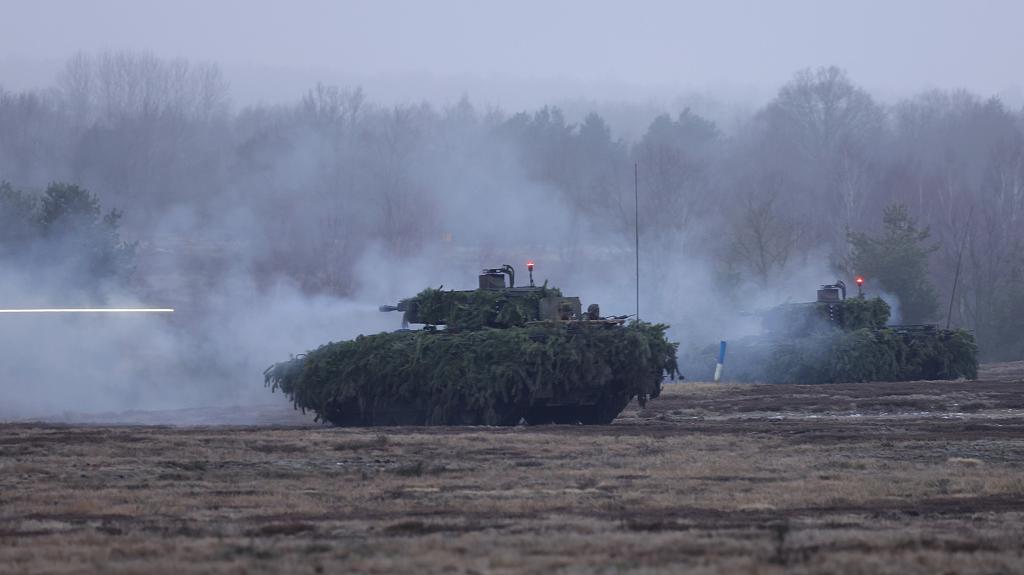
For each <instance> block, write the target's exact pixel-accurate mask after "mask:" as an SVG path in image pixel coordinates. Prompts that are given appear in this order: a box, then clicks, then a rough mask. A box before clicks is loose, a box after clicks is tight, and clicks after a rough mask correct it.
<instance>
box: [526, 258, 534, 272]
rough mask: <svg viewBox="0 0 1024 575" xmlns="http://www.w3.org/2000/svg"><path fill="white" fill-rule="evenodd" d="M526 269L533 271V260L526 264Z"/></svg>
mask: <svg viewBox="0 0 1024 575" xmlns="http://www.w3.org/2000/svg"><path fill="white" fill-rule="evenodd" d="M526 269H528V270H530V271H531V272H532V271H533V260H530V261H528V262H526Z"/></svg>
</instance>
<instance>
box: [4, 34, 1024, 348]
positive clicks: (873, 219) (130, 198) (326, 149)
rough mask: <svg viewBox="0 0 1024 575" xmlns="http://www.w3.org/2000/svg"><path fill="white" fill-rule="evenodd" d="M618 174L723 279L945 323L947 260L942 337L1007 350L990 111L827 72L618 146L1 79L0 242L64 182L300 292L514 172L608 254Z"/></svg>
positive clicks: (1010, 268) (1006, 134)
mask: <svg viewBox="0 0 1024 575" xmlns="http://www.w3.org/2000/svg"><path fill="white" fill-rule="evenodd" d="M634 163H638V164H639V165H640V166H641V169H640V172H639V180H640V181H639V185H640V188H641V190H642V191H643V195H644V202H643V203H642V205H641V213H640V218H641V220H642V221H643V222H644V234H645V242H648V243H650V244H658V243H661V244H664V245H663V246H662V247H664V248H666V249H669V250H680V251H687V252H689V253H698V252H699V254H700V256H701V257H703V258H706V260H707V261H708V263H709V265H711V266H714V267H715V269H716V270H717V272H718V273H719V276H720V277H721V278H722V279H721V281H722V284H723V289H728V288H729V287H730V286H733V287H735V286H737V285H740V284H747V285H749V284H754V285H769V284H771V283H772V282H773V281H776V280H777V279H778V278H779V277H781V276H784V275H785V274H788V273H791V272H792V271H793V270H794V269H798V268H799V266H801V265H804V263H805V262H806V261H807V260H808V258H811V257H814V256H817V255H820V254H824V255H825V256H826V257H828V258H829V259H830V260H831V262H832V264H833V266H834V267H835V269H836V270H848V271H850V272H852V273H862V274H865V275H868V276H871V277H869V281H871V282H876V285H881V287H882V288H883V289H885V290H886V291H888V292H890V293H894V294H896V295H899V296H901V298H900V299H901V312H902V314H903V320H904V321H907V322H917V321H943V322H944V320H945V319H946V317H945V316H946V313H947V311H948V310H947V307H948V302H949V301H950V295H951V293H950V290H951V287H952V284H953V280H954V274H955V273H956V269H957V263H958V259H959V260H960V264H961V265H960V277H959V281H958V284H959V285H958V288H957V291H956V294H955V297H954V298H953V300H952V301H953V306H952V317H951V321H952V323H953V324H954V325H958V326H963V327H967V328H970V329H973V330H975V331H976V334H977V338H978V342H979V345H980V347H981V349H982V351H983V353H984V354H985V355H986V357H988V358H1011V357H1013V358H1024V329H1022V328H1021V320H1020V318H1022V317H1024V250H1022V248H1024V113H1022V111H1020V110H1010V109H1008V108H1007V107H1006V106H1004V105H1003V104H1002V103H1001V102H1000V101H999V100H997V99H984V98H981V97H978V96H977V95H974V94H971V93H969V92H965V91H953V92H948V91H929V92H925V93H922V94H920V95H918V96H915V97H912V98H909V99H906V100H903V101H900V102H898V103H896V104H893V105H885V104H882V103H880V102H879V101H877V100H876V99H875V98H873V97H872V96H871V95H870V94H868V93H867V92H865V91H864V90H863V89H861V88H859V87H858V86H857V85H856V84H854V83H853V82H852V81H851V79H850V78H849V77H848V76H847V75H846V74H845V73H844V72H843V71H842V70H840V69H838V68H835V67H829V68H821V69H816V70H805V71H802V72H799V73H797V74H796V75H795V76H794V77H793V78H792V79H791V80H790V81H789V82H788V83H786V84H785V85H784V86H783V87H782V88H781V89H780V90H779V91H778V93H777V94H776V96H775V97H774V99H772V100H771V101H770V102H768V103H767V104H766V105H764V106H763V107H762V108H760V109H759V110H757V112H756V113H755V114H754V115H753V116H752V117H751V118H749V120H747V121H745V122H743V123H742V124H741V125H739V126H738V127H736V128H735V129H731V130H730V131H729V132H728V133H727V132H725V131H723V130H722V129H721V127H719V126H717V125H716V124H715V123H713V122H711V121H709V120H708V119H706V118H703V117H701V116H700V115H698V114H696V113H694V112H693V111H691V110H684V111H683V112H681V113H679V114H673V115H663V116H659V117H657V118H654V119H653V121H652V122H651V124H650V126H649V128H648V129H647V131H646V133H644V134H643V135H642V137H640V138H639V139H638V140H637V141H623V140H621V139H618V138H616V137H615V136H614V135H613V133H612V130H611V128H610V127H609V125H608V124H607V123H606V122H605V120H604V119H602V118H601V117H600V116H598V115H597V114H590V115H588V116H586V117H585V118H584V119H583V120H582V121H580V122H570V121H568V120H567V119H566V117H565V115H564V114H563V112H562V111H561V110H559V109H558V108H557V107H545V108H542V109H539V110H535V111H529V112H520V113H516V114H511V115H510V114H507V113H505V112H504V111H501V110H494V109H489V110H479V109H477V108H475V107H474V106H473V105H472V104H471V103H470V102H469V101H468V100H467V99H463V100H462V101H460V102H458V103H456V104H454V105H450V106H446V107H440V108H438V107H435V106H431V105H428V104H408V105H398V106H382V105H377V104H374V103H372V102H370V101H369V100H368V99H367V98H366V97H365V95H364V94H363V92H362V91H361V90H359V89H345V88H339V87H333V86H323V85H318V86H316V87H314V88H312V89H311V90H309V91H308V92H307V93H306V94H305V95H304V96H303V97H302V98H301V99H300V100H299V101H297V102H294V103H292V104H287V105H273V106H271V105H261V106H250V107H245V108H243V109H237V110H236V109H234V108H233V107H232V106H231V104H230V97H229V90H228V86H227V83H226V82H225V80H224V79H223V77H222V75H221V73H220V71H219V70H218V68H217V67H216V66H214V65H206V64H194V63H190V62H186V61H180V60H164V59H160V58H157V57H154V56H152V55H148V54H137V53H105V54H99V55H84V54H83V55H78V56H75V57H73V58H71V59H70V60H69V61H68V62H67V65H66V68H65V69H64V72H63V73H62V74H61V75H60V77H59V79H58V81H57V82H56V84H55V85H54V86H53V87H52V88H51V89H48V90H41V91H30V92H19V93H15V92H8V91H4V90H3V89H2V88H0V180H2V181H7V182H10V183H11V184H10V185H9V186H8V187H7V188H5V190H6V191H4V192H3V194H6V195H4V196H3V197H4V198H5V199H4V200H3V209H4V210H5V214H3V215H0V217H3V218H5V219H4V222H7V221H15V222H21V223H18V224H16V225H12V226H11V227H7V225H6V224H5V228H4V229H3V230H0V234H2V241H3V242H5V245H10V244H9V243H10V242H11V241H13V240H11V238H12V237H20V236H19V234H22V235H23V234H36V233H42V231H41V230H42V229H43V228H45V226H44V225H43V224H41V219H40V218H41V217H44V216H42V212H40V211H39V207H38V206H35V207H30V204H31V203H32V202H33V201H40V200H38V198H37V199H36V200H31V199H30V198H27V197H22V196H19V195H18V193H15V192H14V191H13V190H14V189H15V187H16V188H17V189H23V190H37V191H40V190H44V189H46V187H47V186H48V185H49V184H50V183H51V182H53V181H66V182H76V183H78V184H79V185H82V186H85V187H86V188H88V189H89V190H93V191H95V192H96V193H99V194H101V195H102V199H103V202H104V204H106V205H109V206H117V207H118V209H120V210H124V211H125V212H126V213H128V214H129V215H130V217H129V218H128V219H127V220H125V222H124V226H125V227H126V229H130V230H131V232H132V235H133V237H139V238H140V239H142V240H145V239H146V238H147V234H157V233H164V231H165V230H170V231H167V232H166V233H172V232H173V230H175V229H181V226H183V225H186V224H183V223H181V222H178V223H174V222H173V219H174V218H175V217H180V218H185V217H186V216H184V215H183V214H185V213H187V214H188V216H187V218H188V222H187V227H188V229H190V230H207V231H209V233H210V237H221V238H225V240H224V241H242V242H246V243H247V244H249V247H250V248H251V249H250V252H249V253H251V254H252V257H251V261H248V262H246V264H247V265H248V266H249V268H250V269H251V270H252V271H253V273H254V274H257V275H260V276H262V277H268V276H274V275H277V276H285V277H289V278H292V279H294V280H295V281H297V282H299V283H300V284H301V285H302V286H303V287H304V288H305V289H306V290H308V291H310V292H325V293H335V294H341V295H344V294H349V293H352V291H353V290H354V289H356V288H357V287H358V286H357V284H356V280H355V278H353V276H352V275H351V274H350V273H349V271H350V270H349V266H350V265H351V264H350V262H351V261H353V259H355V257H356V256H358V255H359V254H361V253H363V251H364V250H365V249H366V248H367V246H368V245H369V244H370V243H371V242H374V243H377V244H380V245H383V246H385V249H387V250H388V251H390V252H391V253H396V254H398V253H415V252H416V250H418V249H420V247H421V246H422V245H424V244H425V243H429V242H431V241H435V239H436V238H438V237H440V236H441V234H442V232H445V231H451V229H452V227H453V224H452V222H451V221H450V220H449V219H446V218H448V215H447V211H446V210H447V208H448V207H449V206H450V203H449V202H451V201H452V198H458V199H459V201H460V202H463V203H465V202H475V203H478V204H479V205H481V206H486V205H488V204H489V203H491V202H493V201H494V200H495V199H496V198H501V197H509V196H510V195H515V194H517V193H519V192H517V190H516V189H515V182H528V183H530V184H531V185H536V186H541V187H543V189H546V190H550V193H551V194H552V196H553V197H556V198H557V199H558V201H559V202H562V203H563V204H564V205H566V206H568V208H569V209H568V214H567V215H566V217H565V218H564V222H563V223H564V225H565V227H566V229H568V230H573V229H583V228H584V227H589V228H591V229H600V230H603V231H604V233H605V234H606V235H607V238H608V241H609V242H620V243H622V244H623V245H628V242H629V241H630V234H631V233H632V219H633V207H632V190H633V164H634ZM12 186H13V187H12ZM46 193H49V192H46ZM86 203H88V202H86ZM89 205H91V204H89ZM182 206H187V207H188V210H187V211H182V210H181V209H180V208H181V207H182ZM33 210H34V211H33ZM90 210H92V208H88V209H87V210H86V211H90ZM29 212H32V213H33V214H34V215H31V216H28V215H22V216H18V215H11V214H28V213H29ZM90 213H92V212H90ZM94 215H95V214H94ZM114 221H115V222H116V219H115V220H114ZM169 222H170V223H169ZM41 226H42V227H41ZM246 226H248V227H246ZM239 230H247V232H246V233H244V234H241V237H239ZM218 231H219V232H220V235H218ZM961 248H962V249H961ZM3 249H8V248H3ZM901 258H902V259H901ZM828 279H830V278H823V279H822V281H826V280H828Z"/></svg>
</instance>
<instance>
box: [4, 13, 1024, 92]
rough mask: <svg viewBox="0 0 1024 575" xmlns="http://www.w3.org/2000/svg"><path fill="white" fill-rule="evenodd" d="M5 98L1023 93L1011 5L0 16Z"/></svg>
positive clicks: (1020, 47) (1017, 24)
mask: <svg viewBox="0 0 1024 575" xmlns="http://www.w3.org/2000/svg"><path fill="white" fill-rule="evenodd" d="M0 4H2V8H3V9H2V13H3V21H4V24H5V25H4V27H3V28H4V29H3V32H2V33H0V85H3V86H6V87H7V88H8V89H12V88H13V89H21V88H25V87H32V86H36V85H40V84H46V83H48V82H49V80H50V78H52V75H53V74H54V72H55V70H56V69H58V68H59V66H60V63H61V62H62V61H63V59H65V58H66V57H67V56H68V55H70V54H71V53H73V52H75V51H77V50H87V51H98V50H104V49H114V50H117V49H142V50H151V51H153V52H155V53H157V54H158V55H161V56H167V57H174V56H182V57H186V58H189V59H196V60H207V61H216V62H218V63H220V64H221V65H222V66H223V67H224V69H225V71H226V72H227V74H228V76H229V78H230V79H231V81H232V84H233V85H234V88H235V89H234V92H235V97H236V99H240V100H242V101H246V100H268V101H272V100H277V99H282V98H292V97H294V96H295V95H297V94H299V93H300V92H302V91H304V90H305V89H307V88H308V87H309V85H310V83H311V82H316V81H317V80H325V81H328V82H335V83H343V84H354V83H359V84H362V85H363V86H365V87H366V89H367V90H368V92H369V93H370V95H371V96H374V97H381V98H385V99H399V100H401V99H407V100H417V99H420V98H431V99H436V98H441V99H443V98H457V97H458V95H460V94H461V93H468V94H469V95H470V97H471V98H472V99H474V100H476V101H484V102H490V103H496V104H503V105H510V104H511V105H513V106H514V105H516V104H518V103H519V101H520V100H524V98H525V99H526V100H528V99H529V98H528V97H526V96H525V94H531V95H533V96H534V97H536V98H537V99H539V100H546V99H550V98H555V99H557V98H562V97H584V98H593V99H636V98H642V97H645V96H657V97H665V96H667V95H669V94H672V93H680V92H684V91H689V90H708V89H710V90H713V91H714V90H718V91H723V92H728V91H733V92H736V93H747V94H756V95H757V96H758V97H761V96H764V95H766V94H767V95H770V94H771V92H772V91H774V90H775V89H776V88H777V87H778V85H779V84H781V83H782V82H784V81H785V80H787V79H788V78H790V77H791V76H792V74H793V72H794V71H796V70H798V69H801V68H805V67H808V66H820V65H828V64H836V65H839V66H841V67H843V68H846V69H847V70H848V71H849V72H850V74H851V76H852V77H853V79H854V80H855V81H856V82H857V83H859V84H861V85H863V86H864V87H866V88H868V89H869V90H871V91H872V92H874V93H875V94H877V95H879V96H881V97H883V98H892V97H898V96H902V95H905V94H908V93H911V92H916V91H918V90H921V89H926V88H933V87H939V88H951V87H966V88H969V89H972V90H974V91H977V92H980V93H982V94H986V95H987V94H1004V95H1009V96H1010V97H1011V99H1012V98H1014V97H1018V98H1019V94H1020V89H1019V86H1021V85H1024V78H1022V75H1024V62H1022V60H1021V55H1022V54H1024V33H1022V31H1024V26H1022V23H1024V2H1022V1H1020V0H988V1H985V0H974V1H966V0H965V1H953V0H900V1H895V0H888V1H882V0H857V1H843V2H828V1H812V0H772V1H767V0H765V1H753V0H751V1H740V0H728V1H723V0H715V1H706V2H696V1H674V2H673V1H647V2H644V1H630V2H627V1H619V2H605V1H601V2H598V1H593V0H571V1H561V2H558V1H554V0H548V1H534V0H530V1H524V0H515V1H511V0H509V1H506V2H485V1H471V0H451V1H442V0H433V1H390V2H389V1H383V0H381V1H375V2H369V1H367V2H354V1H353V2H344V1H328V0H310V1H304V2H303V1H292V2H285V1H269V0H264V1H257V0H219V1H216V2H215V1H212V0H174V1H171V0H163V1H160V2H154V1H144V0H89V1H87V2H86V1H81V0H31V1H30V0H0Z"/></svg>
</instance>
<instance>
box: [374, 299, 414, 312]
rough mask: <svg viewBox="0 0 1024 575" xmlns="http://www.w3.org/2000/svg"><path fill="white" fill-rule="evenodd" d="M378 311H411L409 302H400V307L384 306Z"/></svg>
mask: <svg viewBox="0 0 1024 575" xmlns="http://www.w3.org/2000/svg"><path fill="white" fill-rule="evenodd" d="M377 309H378V310H380V311H382V312H389V311H406V310H407V309H409V304H408V303H407V302H405V301H400V302H398V305H388V304H384V305H382V306H380V307H378V308H377Z"/></svg>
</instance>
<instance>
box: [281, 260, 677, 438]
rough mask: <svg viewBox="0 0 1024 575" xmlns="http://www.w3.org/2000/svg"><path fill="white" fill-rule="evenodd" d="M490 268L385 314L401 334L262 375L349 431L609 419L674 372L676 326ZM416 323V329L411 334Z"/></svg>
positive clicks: (314, 355) (333, 347) (362, 339)
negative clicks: (605, 311)
mask: <svg viewBox="0 0 1024 575" xmlns="http://www.w3.org/2000/svg"><path fill="white" fill-rule="evenodd" d="M528 267H529V270H530V285H529V286H524V287H517V286H516V285H515V270H513V269H512V267H511V266H508V265H505V266H503V267H502V268H495V269H485V270H483V273H482V274H481V275H480V278H479V287H478V288H477V289H475V290H464V291H443V290H441V289H426V290H424V291H422V292H420V293H419V294H418V295H416V296H415V297H412V298H408V299H404V300H402V301H401V302H399V303H398V305H396V306H381V311H399V312H401V313H402V314H403V316H402V317H403V322H402V323H403V329H402V330H399V331H396V332H388V333H379V334H376V335H361V336H359V337H357V338H356V339H354V340H350V341H341V342H332V343H328V344H326V345H323V346H321V347H319V348H318V349H316V350H313V351H310V352H308V353H306V354H303V355H299V356H296V357H293V358H292V359H290V360H288V361H284V362H281V363H277V364H274V365H272V366H271V367H270V368H268V369H267V371H266V372H265V373H264V376H265V382H266V384H267V385H268V386H270V387H271V388H272V389H273V390H280V391H282V392H284V393H285V394H286V395H287V396H288V397H289V398H291V400H292V402H293V403H294V405H295V407H296V408H298V409H302V410H303V411H306V410H311V411H313V412H314V413H315V414H316V416H317V419H318V420H321V421H327V422H330V423H333V424H335V425H343V426H373V425H516V424H518V423H520V422H526V423H528V424H545V423H567V424H607V423H611V421H612V420H613V419H615V417H616V416H618V415H619V413H621V412H622V410H623V409H625V407H626V405H627V404H629V402H630V401H631V400H632V399H634V398H636V399H637V400H639V402H640V403H641V404H643V403H644V402H646V401H647V400H648V399H650V398H654V397H658V394H659V393H660V391H661V382H662V380H663V378H664V377H665V374H666V373H667V374H669V375H670V376H672V377H675V375H676V371H677V368H676V347H677V344H675V343H671V342H669V341H668V339H667V338H666V336H665V330H666V329H667V328H668V326H666V325H663V324H650V323H645V322H639V321H630V322H627V321H626V320H627V317H626V316H618V317H602V316H601V314H600V309H599V308H598V306H597V305H596V304H591V305H590V306H588V308H587V311H586V312H584V311H583V310H582V309H581V304H580V300H579V298H578V297H566V296H563V295H562V293H561V292H560V291H559V290H558V289H557V288H553V287H548V286H547V284H546V282H545V284H544V285H542V286H535V285H533V266H532V264H530V265H529V266H528ZM410 325H420V326H422V327H420V328H418V329H408V326H410Z"/></svg>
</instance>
